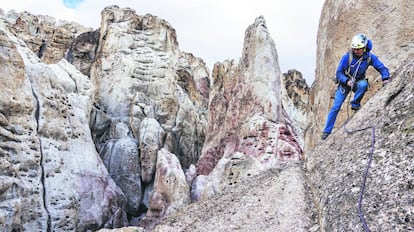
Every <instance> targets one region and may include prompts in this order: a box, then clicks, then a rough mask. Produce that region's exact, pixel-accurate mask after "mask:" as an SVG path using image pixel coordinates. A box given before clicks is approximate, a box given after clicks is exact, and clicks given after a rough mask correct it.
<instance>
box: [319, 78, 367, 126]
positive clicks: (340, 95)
mask: <svg viewBox="0 0 414 232" xmlns="http://www.w3.org/2000/svg"><path fill="white" fill-rule="evenodd" d="M367 89H368V81H367V80H365V79H363V80H359V81H358V82H357V83H356V84H355V86H354V89H353V91H354V92H355V95H354V99H353V100H352V101H351V106H352V107H354V108H359V107H360V106H361V100H362V97H363V96H364V94H365V92H366V91H367ZM348 93H349V88H346V87H344V86H342V85H338V89H337V90H336V92H335V100H334V103H333V105H332V108H331V110H330V111H329V113H328V118H327V119H326V124H325V129H324V130H323V132H324V133H328V134H330V133H331V132H332V129H333V127H334V125H335V121H336V116H338V112H339V110H340V109H341V106H342V104H343V103H344V101H345V98H346V96H348Z"/></svg>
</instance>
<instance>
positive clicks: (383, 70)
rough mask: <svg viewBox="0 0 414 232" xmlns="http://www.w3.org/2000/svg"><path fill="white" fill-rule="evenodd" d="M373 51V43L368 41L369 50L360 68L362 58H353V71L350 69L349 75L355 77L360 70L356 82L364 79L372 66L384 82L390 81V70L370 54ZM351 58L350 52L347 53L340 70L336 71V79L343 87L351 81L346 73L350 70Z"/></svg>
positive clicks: (343, 57)
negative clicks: (359, 62)
mask: <svg viewBox="0 0 414 232" xmlns="http://www.w3.org/2000/svg"><path fill="white" fill-rule="evenodd" d="M371 49H372V42H371V40H368V44H367V50H366V51H365V52H364V54H363V55H362V62H361V64H360V65H359V68H358V64H357V62H358V60H359V59H360V58H361V57H356V56H353V59H352V61H351V64H350V67H351V69H350V72H349V75H352V76H354V75H355V72H356V71H357V70H358V72H357V73H356V75H355V79H356V80H361V79H364V78H365V72H366V71H367V69H368V66H369V65H372V66H373V67H374V68H375V69H376V70H377V71H378V72H379V73H380V74H381V77H382V80H387V79H389V78H390V73H389V71H388V68H387V67H385V65H384V64H383V63H382V62H381V61H380V60H379V59H378V57H377V56H376V55H374V54H372V53H371V52H370V51H371ZM349 56H350V54H349V52H347V53H346V54H345V55H344V56H342V59H341V61H340V62H339V65H338V68H337V70H336V78H337V79H338V80H339V82H340V83H341V84H343V85H346V82H347V81H348V80H349V78H348V76H347V75H346V71H347V69H348V62H349V61H348V59H349ZM369 56H371V63H370V64H368V57H369Z"/></svg>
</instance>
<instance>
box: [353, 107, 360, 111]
mask: <svg viewBox="0 0 414 232" xmlns="http://www.w3.org/2000/svg"><path fill="white" fill-rule="evenodd" d="M359 108H360V107H359V106H351V110H355V111H357V110H359Z"/></svg>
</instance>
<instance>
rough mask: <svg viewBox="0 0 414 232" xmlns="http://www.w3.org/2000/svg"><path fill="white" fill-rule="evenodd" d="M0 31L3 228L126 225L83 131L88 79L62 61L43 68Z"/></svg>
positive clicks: (119, 196)
mask: <svg viewBox="0 0 414 232" xmlns="http://www.w3.org/2000/svg"><path fill="white" fill-rule="evenodd" d="M0 30H1V39H2V41H3V42H2V46H3V48H2V54H3V55H2V56H1V57H2V62H1V70H2V72H1V73H2V75H4V76H3V77H4V78H3V77H2V78H1V80H2V82H3V83H2V84H1V88H2V91H0V92H1V97H0V99H1V101H0V102H1V107H0V112H1V115H2V117H1V118H2V125H1V151H2V153H3V155H2V157H3V158H2V160H3V161H2V166H4V167H5V168H2V170H5V171H6V172H5V173H3V174H2V177H1V178H2V179H4V180H6V179H7V181H2V182H1V189H3V190H2V199H3V200H2V201H1V204H2V207H1V208H2V210H1V212H0V215H1V216H0V221H1V222H2V229H4V230H5V231H13V230H20V229H21V230H39V231H48V230H87V229H88V228H99V227H103V226H124V225H126V224H125V223H126V221H125V220H124V219H125V218H124V216H126V214H125V213H124V211H123V207H124V204H125V198H124V195H123V193H122V192H121V190H120V189H119V187H118V186H117V185H116V184H115V182H114V181H113V180H112V179H111V178H110V176H109V175H108V172H107V170H106V168H105V167H104V165H103V163H102V161H101V159H100V158H99V154H98V153H97V152H96V150H95V146H94V143H93V141H92V137H91V134H90V129H89V126H88V123H89V113H90V110H91V107H92V99H93V95H94V93H95V87H94V86H93V84H92V82H91V81H90V80H89V78H88V77H86V76H84V75H82V74H81V73H80V72H79V71H78V70H76V69H75V68H74V67H73V66H72V65H70V64H68V63H67V62H65V61H64V60H62V61H60V62H59V63H57V64H53V65H46V64H44V63H41V62H40V60H39V58H38V57H37V56H36V55H35V54H34V53H33V52H32V51H30V50H29V49H28V47H26V45H25V43H24V42H23V41H22V40H20V39H17V38H16V37H14V36H13V35H12V34H11V33H10V32H9V31H8V29H7V28H6V25H5V24H4V23H3V22H0ZM10 177H13V178H12V179H9V178H10ZM5 178H6V179H5ZM62 183H64V184H62ZM74 221H77V223H76V224H75V223H73V222H74Z"/></svg>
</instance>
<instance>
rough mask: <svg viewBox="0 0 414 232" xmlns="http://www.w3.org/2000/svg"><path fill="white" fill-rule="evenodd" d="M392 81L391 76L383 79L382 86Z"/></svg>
mask: <svg viewBox="0 0 414 232" xmlns="http://www.w3.org/2000/svg"><path fill="white" fill-rule="evenodd" d="M390 82H391V79H390V78H387V79H384V80H382V86H385V85H387V84H388V83H390Z"/></svg>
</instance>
